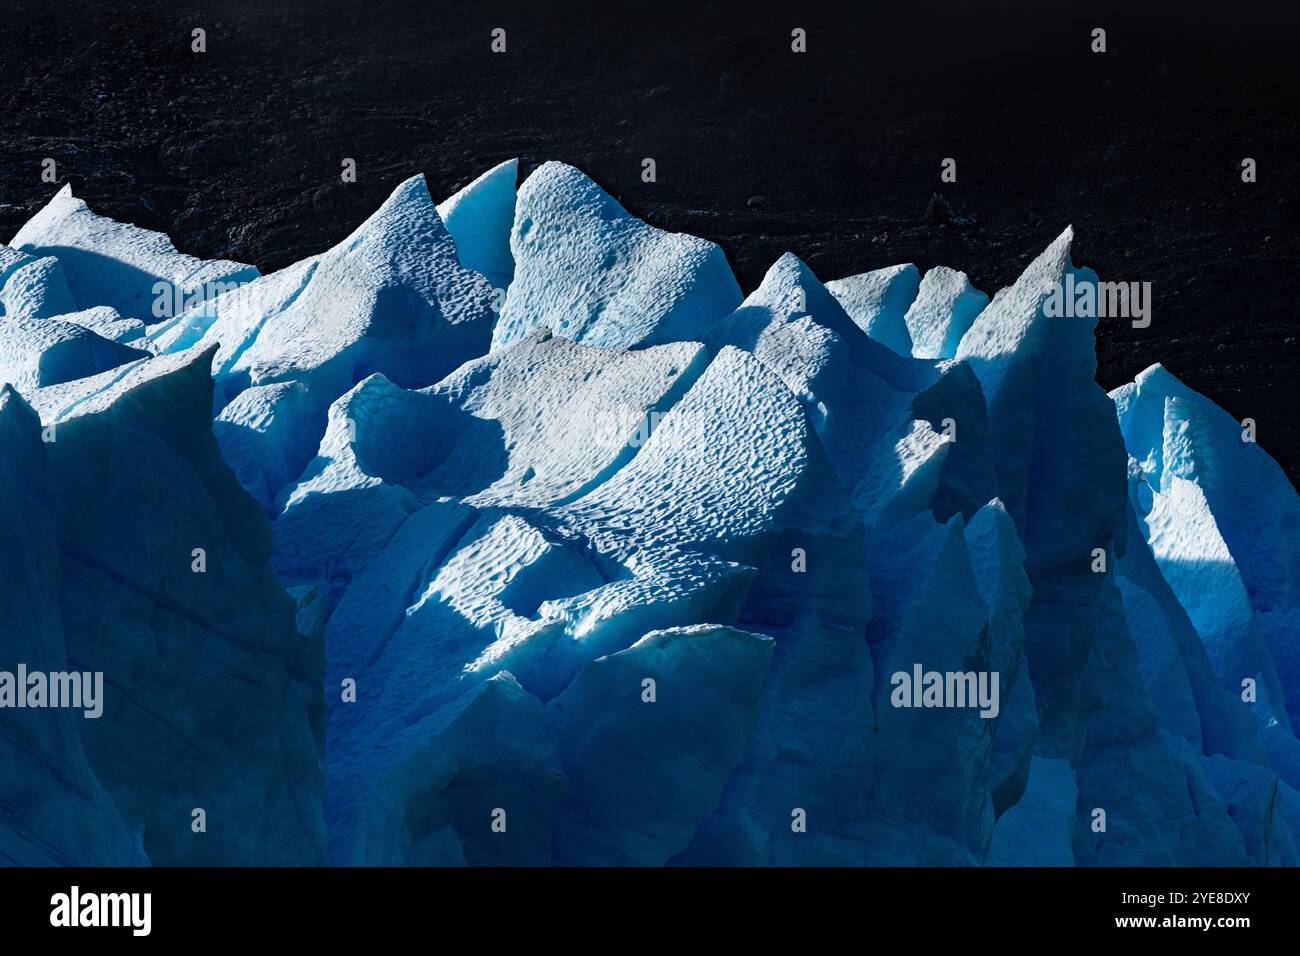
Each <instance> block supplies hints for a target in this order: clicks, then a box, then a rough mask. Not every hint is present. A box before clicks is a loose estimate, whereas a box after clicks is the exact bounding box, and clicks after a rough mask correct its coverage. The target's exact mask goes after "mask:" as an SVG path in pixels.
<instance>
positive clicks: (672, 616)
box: [0, 160, 1300, 865]
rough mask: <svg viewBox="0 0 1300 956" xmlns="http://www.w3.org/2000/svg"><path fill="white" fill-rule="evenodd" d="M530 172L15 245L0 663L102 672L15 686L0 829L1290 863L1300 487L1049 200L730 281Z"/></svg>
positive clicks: (30, 846) (78, 858) (181, 853)
mask: <svg viewBox="0 0 1300 956" xmlns="http://www.w3.org/2000/svg"><path fill="white" fill-rule="evenodd" d="M517 172H518V169H517V164H516V163H515V161H513V160H510V161H507V162H504V163H501V164H499V165H497V166H495V167H493V168H492V169H490V170H488V171H487V172H486V173H484V174H483V175H481V176H479V177H478V178H476V179H474V180H472V181H471V182H470V183H469V185H467V186H465V187H464V188H463V189H461V190H460V191H458V192H456V193H455V194H454V195H452V196H450V197H449V198H447V199H446V200H444V201H442V202H441V203H435V202H434V200H433V199H432V197H431V196H430V194H429V191H428V188H427V186H426V184H425V182H424V180H423V178H422V177H415V178H412V179H409V180H407V181H406V182H404V183H402V184H401V185H399V186H398V187H397V189H396V190H395V191H394V192H393V194H392V196H391V197H390V198H389V199H388V200H387V202H385V203H384V204H383V206H382V207H381V208H380V209H379V210H378V211H376V212H375V214H374V215H373V216H371V217H370V219H368V220H367V221H366V222H364V223H363V224H362V225H361V226H359V227H358V228H357V230H356V231H355V232H354V233H353V234H352V235H351V236H349V237H348V238H347V239H345V240H344V241H343V242H341V243H339V244H338V245H337V246H335V247H334V248H332V249H329V250H325V251H323V252H321V253H320V254H319V255H316V256H313V257H311V258H309V259H307V260H304V261H303V262H300V263H297V264H295V265H292V266H290V267H288V268H286V269H283V270H281V271H279V272H275V273H272V274H269V275H265V276H262V275H259V274H258V273H257V272H256V270H254V269H252V268H251V267H247V266H241V265H239V264H237V263H230V262H204V261H202V260H198V259H195V258H193V257H191V256H188V255H185V254H184V253H181V252H178V251H177V250H176V249H175V248H174V247H173V246H172V244H171V242H170V241H169V240H168V239H167V238H166V237H165V236H162V235H160V234H157V233H150V232H148V231H146V230H143V229H139V228H137V227H135V226H130V225H126V224H122V223H116V222H114V221H112V220H110V219H106V218H104V217H101V216H98V215H96V214H95V213H93V212H92V211H91V210H90V209H89V208H88V207H87V206H86V205H85V203H83V202H82V201H80V200H78V199H76V198H74V197H73V196H72V193H71V191H70V189H68V188H65V189H63V190H62V191H61V192H59V193H58V194H57V195H56V196H54V197H53V199H52V200H51V201H50V204H49V205H48V206H47V207H46V208H45V209H44V210H42V211H41V212H40V213H38V214H37V216H36V217H35V218H33V219H32V221H31V222H30V223H28V224H27V225H26V226H25V227H24V228H23V229H22V230H21V231H20V232H19V234H18V235H17V236H15V237H14V239H13V241H12V242H11V243H10V245H9V246H0V382H2V383H4V390H3V391H2V392H0V444H2V445H3V447H4V451H5V454H4V455H3V456H2V457H0V484H3V486H4V487H3V494H0V525H3V527H4V528H5V529H6V532H7V533H6V535H5V542H6V544H4V545H3V547H0V567H2V568H3V569H4V574H3V576H2V577H0V581H2V582H3V583H2V584H0V587H2V588H3V589H4V594H3V598H4V600H3V602H0V608H3V610H0V672H2V671H5V670H13V668H14V667H15V666H16V665H17V663H18V662H23V663H24V664H25V665H26V666H27V667H28V668H31V669H43V670H46V671H49V672H56V671H62V670H68V669H75V670H78V671H86V672H96V671H98V672H103V674H104V677H105V687H106V688H107V690H106V693H105V701H104V713H103V715H102V717H99V718H98V719H85V718H83V717H82V716H81V715H80V714H79V713H75V712H71V713H70V712H66V711H41V710H17V709H4V708H0V861H6V862H22V863H67V862H72V863H128V864H137V863H148V862H153V863H168V864H185V863H307V864H310V863H320V862H329V863H335V864H471V865H473V864H529V865H546V864H568V865H575V864H576V865H617V864H625V865H626V864H630V865H699V864H746V865H764V864H769V865H770V864H778V865H783V864H822V865H826V864H829V865H861V864H918V865H934V864H941V865H951V864H958V865H1008V864H1010V865H1015V864H1048V865H1072V864H1077V865H1098V864H1121V865H1132V864H1154V865H1171V864H1212V865H1237V864H1254V865H1278V864H1282V865H1291V864H1295V863H1297V862H1300V856H1298V855H1297V844H1296V839H1297V837H1300V741H1297V739H1296V736H1295V733H1294V730H1293V728H1294V727H1296V726H1298V724H1297V721H1300V652H1298V651H1297V650H1296V644H1295V639H1294V636H1295V634H1296V633H1297V629H1298V625H1300V585H1298V584H1297V581H1300V549H1298V546H1297V543H1296V542H1297V540H1298V535H1297V531H1298V530H1300V499H1298V498H1297V495H1296V492H1295V489H1294V488H1293V487H1292V486H1291V485H1290V483H1289V482H1288V481H1287V479H1286V477H1285V476H1284V474H1283V473H1282V471H1281V470H1280V469H1279V468H1278V466H1277V465H1276V464H1275V463H1274V462H1273V461H1272V460H1271V459H1270V458H1269V457H1268V456H1267V454H1266V453H1265V452H1264V451H1263V450H1262V448H1261V447H1260V446H1259V445H1258V444H1256V443H1255V442H1254V441H1253V433H1251V432H1250V430H1249V429H1248V428H1247V427H1246V426H1245V425H1243V423H1241V422H1238V421H1235V420H1234V419H1233V418H1232V417H1231V416H1229V415H1228V414H1227V413H1226V412H1224V411H1222V410H1221V409H1219V408H1217V407H1216V406H1215V405H1213V403H1211V402H1209V401H1208V400H1207V399H1205V398H1203V397H1202V396H1199V395H1197V394H1196V393H1195V392H1193V391H1191V390H1190V389H1188V388H1186V387H1185V386H1184V385H1182V383H1180V382H1179V381H1178V380H1177V379H1176V378H1175V377H1174V376H1173V375H1172V374H1171V373H1170V372H1168V371H1166V370H1165V369H1163V368H1161V367H1160V366H1153V367H1152V368H1151V369H1148V370H1147V371H1146V372H1144V373H1143V374H1142V375H1140V376H1139V377H1138V379H1137V381H1135V382H1133V383H1132V384H1130V385H1127V386H1124V387H1123V388H1121V389H1118V390H1116V391H1115V392H1114V393H1112V394H1111V395H1107V394H1106V393H1105V392H1104V391H1102V389H1101V388H1099V387H1098V386H1097V385H1096V383H1095V381H1094V377H1095V372H1096V363H1095V351H1094V341H1093V336H1094V328H1095V325H1096V320H1093V319H1086V318H1074V317H1060V316H1056V315H1052V314H1049V313H1048V311H1047V310H1045V309H1044V300H1045V298H1046V296H1047V295H1048V292H1049V290H1050V289H1052V288H1054V287H1058V286H1060V285H1063V284H1065V283H1066V282H1067V279H1068V280H1069V281H1070V282H1072V283H1074V286H1075V287H1076V288H1078V287H1083V286H1086V285H1089V284H1093V283H1096V282H1098V277H1097V276H1096V275H1095V274H1093V273H1092V272H1091V271H1090V270H1088V269H1086V268H1080V267H1076V266H1075V265H1074V264H1073V262H1072V260H1071V243H1072V240H1073V235H1072V232H1071V231H1070V230H1069V229H1066V230H1065V231H1064V232H1063V233H1062V234H1061V235H1060V236H1059V237H1057V238H1056V239H1055V240H1054V241H1052V242H1051V243H1050V244H1048V245H1047V247H1046V249H1045V251H1044V252H1043V253H1042V254H1041V255H1040V256H1038V257H1037V258H1036V259H1035V260H1034V261H1033V262H1031V263H1029V264H1028V266H1027V267H1026V268H1025V270H1024V273H1023V275H1022V276H1021V277H1020V278H1019V279H1018V280H1017V281H1016V282H1015V283H1014V284H1013V285H1012V286H1010V287H1009V288H1007V289H1004V290H1002V291H1001V292H999V293H998V295H997V296H995V297H994V298H993V299H992V300H991V301H990V300H989V298H988V297H987V296H986V295H984V294H983V293H982V292H980V291H978V290H976V289H975V288H973V287H972V285H971V283H970V281H969V279H968V278H967V277H966V276H965V275H964V274H962V273H961V272H957V271H955V270H953V269H948V268H944V267H937V268H934V269H931V270H929V271H927V272H925V273H924V274H922V272H921V271H920V270H918V269H917V268H916V267H915V266H914V265H911V264H899V265H894V266H887V267H884V268H877V269H873V270H870V271H865V272H863V273H861V274H859V275H854V276H848V277H842V278H839V279H836V280H834V281H831V282H827V283H823V282H822V281H820V280H819V279H818V277H817V276H815V275H814V274H813V273H812V271H811V270H810V269H809V268H808V267H807V266H806V265H805V264H804V263H803V262H801V261H800V260H799V259H798V258H797V257H796V256H795V255H793V254H787V255H785V256H783V257H782V258H781V259H779V260H778V261H777V262H776V263H774V264H773V265H772V267H771V269H770V270H769V272H768V273H767V275H766V276H765V277H764V279H763V281H762V282H761V283H760V285H759V286H758V288H756V289H753V290H752V291H750V292H749V294H748V295H747V296H746V295H744V294H743V293H742V291H741V289H740V288H739V286H738V284H737V282H736V280H735V278H734V277H733V275H732V273H731V270H730V268H729V266H728V265H727V262H726V258H725V256H724V255H723V253H722V250H721V249H720V248H718V247H717V246H716V245H713V244H712V243H709V242H706V241H704V240H702V239H698V238H695V237H692V236H686V235H681V234H676V233H670V232H665V231H663V230H660V229H657V228H654V227H653V226H651V225H649V224H647V223H644V222H641V221H640V220H638V219H636V218H635V217H634V216H632V215H631V214H630V213H628V212H627V210H625V209H624V208H623V207H622V206H621V205H620V204H619V203H618V202H616V201H615V200H614V199H613V198H612V197H610V196H609V195H608V194H606V193H605V192H604V191H603V190H602V189H601V188H600V187H599V186H598V185H596V184H595V183H594V182H592V181H591V180H590V179H589V178H587V177H586V176H585V175H583V174H582V173H581V172H579V171H578V170H577V169H574V168H573V167H570V166H566V165H564V164H561V163H553V162H552V163H546V164H544V165H542V166H540V167H538V168H537V169H536V170H534V171H532V172H531V173H530V174H529V175H528V176H527V177H526V178H525V179H524V181H523V182H522V184H519V185H518V188H517V190H516V178H517ZM178 289H179V290H181V292H180V294H177V292H176V290H178ZM160 296H163V297H166V298H167V300H168V301H167V303H164V304H165V305H169V306H171V307H169V308H160V307H159V297H160ZM931 673H933V674H934V675H936V677H937V679H938V684H937V685H936V684H934V683H932V682H930V681H929V680H928V678H927V677H926V675H927V674H931ZM954 677H955V680H954ZM945 680H946V681H947V683H946V684H945V683H944V682H945ZM913 684H915V686H913ZM923 684H924V687H923V686H922V685H923ZM954 689H956V690H960V691H961V694H960V696H959V697H954V693H955V690H954ZM0 702H3V698H0ZM199 810H202V811H203V814H202V816H203V819H204V820H205V821H206V823H205V826H204V827H202V828H199V826H198V824H197V823H196V822H195V821H196V820H197V819H198V816H197V814H196V811H199Z"/></svg>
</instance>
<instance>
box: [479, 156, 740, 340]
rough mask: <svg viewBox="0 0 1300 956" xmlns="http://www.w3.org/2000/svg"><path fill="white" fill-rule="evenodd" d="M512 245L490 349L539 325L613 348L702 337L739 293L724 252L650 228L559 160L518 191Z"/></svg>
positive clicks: (737, 300)
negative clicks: (509, 274)
mask: <svg viewBox="0 0 1300 956" xmlns="http://www.w3.org/2000/svg"><path fill="white" fill-rule="evenodd" d="M510 251H511V253H512V254H513V255H514V260H515V274H514V281H513V282H512V283H511V285H510V292H509V294H508V295H507V296H506V302H505V307H504V308H503V309H502V310H501V315H500V317H499V318H498V319H497V324H496V329H495V330H494V331H493V334H492V348H493V349H499V348H503V347H504V346H507V345H509V344H511V343H512V342H517V341H519V340H520V339H522V338H524V337H525V336H527V335H528V333H529V332H530V331H532V330H533V329H534V328H537V327H538V326H545V327H546V328H549V329H550V330H551V331H552V332H553V333H555V334H556V335H562V336H564V337H565V338H570V339H573V340H574V341H576V342H582V343H584V344H586V345H600V346H608V347H616V348H636V347H640V346H644V345H656V344H659V343H661V342H673V341H698V340H699V339H700V338H702V337H703V336H704V335H706V334H707V333H708V330H709V328H710V327H711V326H712V325H713V323H714V322H716V321H717V320H718V319H720V318H721V317H722V316H724V315H726V314H727V313H728V312H730V311H731V310H732V309H734V308H735V307H736V306H737V305H738V304H739V303H740V299H741V294H740V288H739V287H738V286H737V285H736V280H735V278H734V277H733V276H732V274H731V268H730V267H729V266H728V265H727V259H726V257H725V256H724V255H723V253H722V250H721V249H720V248H718V247H717V246H716V245H714V244H713V243H711V242H706V241H705V240H703V239H697V238H696V237H694V236H688V235H684V234H682V233H675V232H664V231H663V230H661V229H655V228H654V227H653V226H648V225H646V224H645V223H644V222H642V221H641V220H639V219H636V218H635V217H633V216H631V215H629V214H628V212H627V211H626V210H624V209H623V207H622V206H620V205H619V204H618V202H617V201H615V199H614V198H613V197H612V196H610V195H609V194H608V193H606V192H605V191H604V190H603V189H601V188H600V187H599V186H597V185H596V184H595V183H594V182H592V181H591V180H590V179H588V178H587V177H586V176H584V175H583V174H582V173H581V172H579V171H578V170H576V169H574V168H573V167H572V166H566V165H564V164H563V163H555V162H550V163H545V164H543V165H542V166H540V167H538V168H537V169H536V170H535V171H534V172H533V173H532V175H530V176H529V177H528V178H527V179H526V180H524V182H523V185H522V186H520V187H519V196H518V198H517V200H516V203H515V222H514V228H513V229H512V231H511V233H510Z"/></svg>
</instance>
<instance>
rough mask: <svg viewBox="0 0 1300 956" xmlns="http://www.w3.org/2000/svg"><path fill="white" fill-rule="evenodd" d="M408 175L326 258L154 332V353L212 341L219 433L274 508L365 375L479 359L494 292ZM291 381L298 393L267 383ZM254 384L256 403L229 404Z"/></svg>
mask: <svg viewBox="0 0 1300 956" xmlns="http://www.w3.org/2000/svg"><path fill="white" fill-rule="evenodd" d="M456 252H457V250H456V246H455V243H454V241H453V240H452V237H451V235H450V234H449V233H448V232H447V229H446V227H445V226H444V225H443V223H442V220H441V219H440V218H439V216H438V212H437V209H436V207H435V206H434V204H433V200H432V199H430V197H429V191H428V189H427V188H426V186H425V183H424V177H422V176H415V177H413V178H411V179H408V180H407V181H406V182H404V183H402V184H401V185H400V186H398V187H397V189H396V190H394V192H393V194H392V195H391V196H390V197H389V198H388V200H387V201H386V202H385V203H384V205H383V206H382V207H381V208H380V209H379V210H378V211H377V212H376V213H375V214H374V215H373V216H371V217H370V218H369V219H368V220H366V222H365V223H363V224H362V225H361V226H360V227H359V228H358V229H357V230H356V231H355V232H353V233H352V235H350V236H349V237H348V238H347V239H345V240H343V242H341V243H339V244H338V245H337V246H335V247H334V248H333V249H331V250H329V251H328V252H326V253H324V254H322V255H320V256H316V257H314V258H312V259H308V260H306V261H305V262H302V263H298V264H296V265H294V266H290V267H289V268H287V269H284V270H281V271H280V272H277V273H274V274H272V275H269V276H265V277H263V278H260V279H257V280H256V281H254V282H250V283H248V284H246V285H244V286H242V287H240V288H239V289H237V290H234V291H232V292H229V293H226V294H225V295H222V296H219V297H217V298H216V299H214V300H213V301H211V302H206V303H202V304H200V305H197V306H195V307H194V308H192V309H190V310H188V311H187V312H186V313H185V314H183V315H181V316H179V317H177V318H176V320H175V321H173V322H171V323H168V324H166V325H164V326H162V327H160V328H159V329H158V330H156V332H155V333H154V335H153V336H152V339H153V342H154V345H155V347H156V348H157V349H158V350H159V351H160V352H163V353H167V352H174V351H177V350H182V349H186V348H190V347H193V346H194V345H205V346H206V345H219V346H220V348H219V349H218V351H217V354H216V359H215V365H214V374H215V376H216V378H217V409H218V411H220V412H221V415H222V418H221V422H222V427H221V428H220V429H219V430H218V439H219V440H220V441H221V444H222V449H223V451H224V453H225V455H226V457H227V459H228V460H229V461H230V462H231V464H232V466H233V467H234V469H235V473H236V475H237V476H238V477H239V480H240V482H241V483H243V485H244V487H245V488H247V489H248V490H249V491H250V492H252V493H253V495H254V496H255V497H256V498H257V499H258V500H259V501H260V502H261V503H262V504H263V506H264V507H266V508H267V510H268V511H269V512H274V509H275V503H276V497H277V495H278V493H279V491H280V490H281V489H282V488H283V487H284V486H285V485H286V484H287V483H288V482H290V481H291V480H292V479H294V478H295V477H297V475H298V474H299V473H301V471H302V469H303V467H304V466H306V465H307V463H308V462H309V461H310V460H311V458H312V453H313V451H314V450H315V448H316V445H317V443H318V442H319V440H320V437H321V435H322V433H323V432H324V430H325V424H326V412H327V410H328V408H329V405H330V403H331V402H332V401H333V400H334V399H336V398H338V397H339V396H340V395H342V394H343V393H344V392H346V391H347V390H348V389H350V388H351V387H352V386H353V385H355V384H356V383H357V382H359V381H360V380H361V379H363V378H365V377H366V376H367V375H370V374H372V373H376V372H378V373H382V374H384V375H385V376H387V377H388V378H389V379H391V380H392V381H393V382H395V383H397V384H399V385H401V386H403V387H408V388H409V387H417V386H421V385H430V384H432V383H434V382H436V381H437V380H438V379H439V378H441V377H442V376H443V375H445V374H446V373H447V372H450V371H451V370H453V369H455V368H456V367H457V366H458V365H460V364H461V363H463V362H464V361H466V360H467V359H470V358H473V357H475V356H478V355H481V354H482V353H483V352H486V351H487V346H488V340H489V337H490V335H491V321H492V312H491V306H492V302H493V292H492V287H491V284H490V283H489V282H488V280H487V279H485V278H484V277H483V276H482V275H479V274H478V273H476V272H473V271H470V270H469V269H466V268H465V267H463V266H462V265H461V264H460V262H459V261H458V260H457V257H456ZM290 383H296V384H297V385H299V386H301V387H299V388H287V387H281V388H275V389H269V388H265V386H272V385H275V386H287V385H289V384H290ZM250 387H255V388H261V389H262V391H261V392H260V394H259V395H258V396H257V397H256V398H255V399H249V400H247V401H243V402H236V401H235V399H236V397H237V396H238V395H239V394H240V393H241V392H243V391H244V390H245V389H249V388H250Z"/></svg>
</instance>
